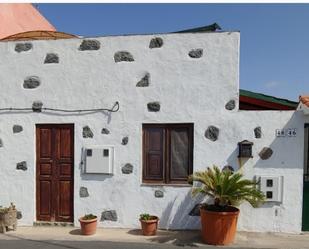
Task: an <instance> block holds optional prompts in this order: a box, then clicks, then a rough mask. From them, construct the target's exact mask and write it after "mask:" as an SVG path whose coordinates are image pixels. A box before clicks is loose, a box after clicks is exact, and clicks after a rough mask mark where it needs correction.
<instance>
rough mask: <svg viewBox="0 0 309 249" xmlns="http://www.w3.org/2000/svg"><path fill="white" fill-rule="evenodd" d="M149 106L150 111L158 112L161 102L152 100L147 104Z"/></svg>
mask: <svg viewBox="0 0 309 249" xmlns="http://www.w3.org/2000/svg"><path fill="white" fill-rule="evenodd" d="M147 108H148V111H149V112H158V111H160V108H161V106H160V103H159V102H150V103H148V104H147Z"/></svg>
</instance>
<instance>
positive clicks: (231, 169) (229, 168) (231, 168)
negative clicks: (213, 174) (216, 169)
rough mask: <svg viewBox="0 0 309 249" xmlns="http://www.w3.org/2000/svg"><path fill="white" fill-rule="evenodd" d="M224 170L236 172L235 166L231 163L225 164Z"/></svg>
mask: <svg viewBox="0 0 309 249" xmlns="http://www.w3.org/2000/svg"><path fill="white" fill-rule="evenodd" d="M222 171H228V172H232V173H234V171H235V170H234V168H233V167H232V166H230V165H225V166H224V167H223V169H222Z"/></svg>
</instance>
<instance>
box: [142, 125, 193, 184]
mask: <svg viewBox="0 0 309 249" xmlns="http://www.w3.org/2000/svg"><path fill="white" fill-rule="evenodd" d="M151 128H154V129H162V137H163V150H162V151H163V152H162V157H163V159H162V160H163V162H162V164H163V165H162V168H163V169H162V171H163V176H162V179H150V178H149V177H148V176H147V174H146V169H147V152H148V149H147V148H146V147H147V146H146V142H147V141H146V133H147V129H151ZM179 128H186V129H188V139H189V143H188V150H189V165H188V168H187V172H188V176H189V175H190V174H192V173H193V151H194V150H193V149H194V123H146V124H143V125H142V131H143V138H142V140H143V142H142V154H143V155H142V157H143V158H142V183H145V184H160V185H175V184H176V185H177V184H180V185H183V184H187V183H188V181H187V180H188V178H186V179H184V178H173V179H172V177H171V175H170V172H171V152H170V149H171V130H173V129H175V130H176V129H179Z"/></svg>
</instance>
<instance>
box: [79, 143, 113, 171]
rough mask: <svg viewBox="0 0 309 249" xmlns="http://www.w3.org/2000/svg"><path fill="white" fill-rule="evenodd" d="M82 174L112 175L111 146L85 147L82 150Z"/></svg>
mask: <svg viewBox="0 0 309 249" xmlns="http://www.w3.org/2000/svg"><path fill="white" fill-rule="evenodd" d="M84 158H85V162H84V173H91V174H109V175H112V174H113V173H114V147H113V146H98V145H97V146H87V147H86V148H84Z"/></svg>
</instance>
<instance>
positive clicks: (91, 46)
mask: <svg viewBox="0 0 309 249" xmlns="http://www.w3.org/2000/svg"><path fill="white" fill-rule="evenodd" d="M100 46H101V44H100V42H99V41H98V40H83V41H82V43H81V44H80V46H79V50H80V51H85V50H99V49H100Z"/></svg>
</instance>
